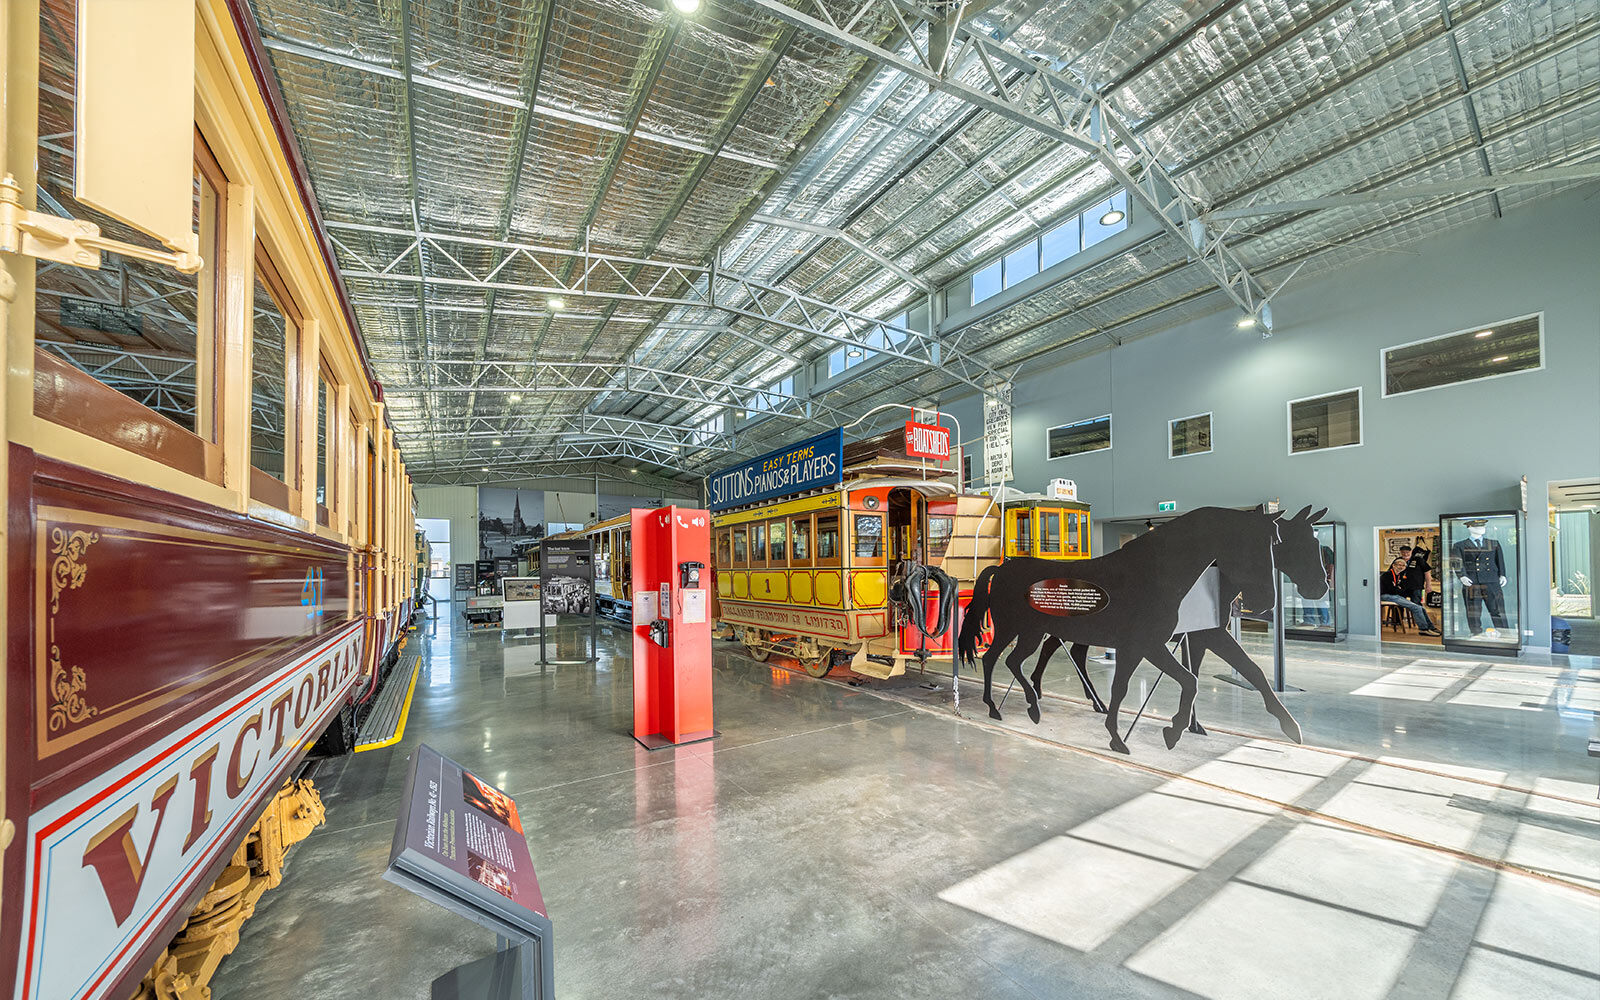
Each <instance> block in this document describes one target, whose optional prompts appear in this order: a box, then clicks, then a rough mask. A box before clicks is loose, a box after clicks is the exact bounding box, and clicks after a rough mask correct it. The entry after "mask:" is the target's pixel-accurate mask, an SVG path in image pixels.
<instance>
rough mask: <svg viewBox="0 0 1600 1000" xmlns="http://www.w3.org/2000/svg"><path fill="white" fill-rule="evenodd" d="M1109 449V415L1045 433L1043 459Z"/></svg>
mask: <svg viewBox="0 0 1600 1000" xmlns="http://www.w3.org/2000/svg"><path fill="white" fill-rule="evenodd" d="M1110 447H1111V414H1109V413H1107V414H1105V415H1104V416H1099V417H1091V418H1089V419H1088V420H1079V421H1078V422H1076V423H1071V424H1061V425H1060V426H1058V427H1051V428H1050V429H1048V430H1046V431H1045V458H1047V459H1052V458H1067V457H1068V456H1071V455H1082V454H1086V453H1087V452H1091V451H1105V450H1106V449H1108V448H1110Z"/></svg>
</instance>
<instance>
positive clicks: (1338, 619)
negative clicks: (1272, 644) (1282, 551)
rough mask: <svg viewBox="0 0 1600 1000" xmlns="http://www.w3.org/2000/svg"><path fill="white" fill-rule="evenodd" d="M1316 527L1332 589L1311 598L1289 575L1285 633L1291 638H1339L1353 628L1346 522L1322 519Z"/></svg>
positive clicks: (1284, 588) (1329, 585)
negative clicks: (1345, 531)
mask: <svg viewBox="0 0 1600 1000" xmlns="http://www.w3.org/2000/svg"><path fill="white" fill-rule="evenodd" d="M1313 527H1314V528H1315V530H1316V533H1317V545H1318V547H1319V548H1321V549H1322V566H1323V569H1324V570H1325V571H1326V572H1327V574H1328V592H1327V593H1326V594H1323V595H1322V596H1321V597H1318V598H1316V599H1312V598H1308V597H1306V596H1305V595H1303V594H1301V593H1300V589H1299V588H1298V587H1296V586H1295V585H1294V582H1293V581H1292V580H1290V579H1289V578H1288V577H1287V576H1285V577H1284V578H1283V626H1284V627H1283V634H1284V636H1285V637H1287V638H1290V639H1311V640H1313V641H1316V642H1337V641H1339V640H1340V639H1343V638H1344V637H1345V636H1346V635H1347V634H1348V633H1349V631H1350V616H1349V613H1348V612H1349V605H1350V598H1349V588H1348V587H1346V586H1345V579H1346V576H1347V573H1346V570H1345V563H1346V562H1347V561H1348V560H1346V558H1345V537H1344V522H1343V521H1322V522H1320V523H1318V524H1316V525H1314V526H1313Z"/></svg>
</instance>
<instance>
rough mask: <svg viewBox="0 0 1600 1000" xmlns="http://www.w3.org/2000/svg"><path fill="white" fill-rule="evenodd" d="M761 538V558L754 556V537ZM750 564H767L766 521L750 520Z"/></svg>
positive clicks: (759, 566) (758, 566) (760, 566)
mask: <svg viewBox="0 0 1600 1000" xmlns="http://www.w3.org/2000/svg"><path fill="white" fill-rule="evenodd" d="M758 535H759V536H760V538H761V558H760V559H757V558H756V537H757V536H758ZM750 565H751V566H755V567H757V568H765V567H766V565H767V522H765V521H751V522H750Z"/></svg>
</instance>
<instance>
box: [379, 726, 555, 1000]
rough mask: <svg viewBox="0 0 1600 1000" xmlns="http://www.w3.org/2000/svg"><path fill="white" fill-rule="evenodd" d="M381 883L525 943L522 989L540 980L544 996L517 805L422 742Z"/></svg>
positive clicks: (546, 953)
mask: <svg viewBox="0 0 1600 1000" xmlns="http://www.w3.org/2000/svg"><path fill="white" fill-rule="evenodd" d="M385 878H388V879H389V880H390V881H393V882H398V883H400V884H401V885H404V886H406V887H407V888H410V889H413V891H421V893H422V894H423V895H426V896H430V897H432V898H434V900H435V901H436V902H439V903H442V904H443V905H445V906H449V907H450V908H451V909H455V910H457V912H460V913H463V914H464V915H466V916H468V917H470V918H472V919H474V920H476V921H477V922H478V923H481V924H483V925H485V926H488V927H492V928H494V929H495V930H496V931H497V932H499V933H500V934H501V935H502V936H505V937H524V938H528V939H531V941H532V942H534V943H536V944H537V945H538V946H539V947H538V948H537V949H536V953H535V954H534V956H533V957H534V959H535V964H536V965H537V966H538V968H534V969H529V968H527V967H526V966H524V967H523V969H522V976H523V979H524V984H526V983H527V982H528V979H529V977H532V979H533V981H534V982H535V983H537V982H540V981H542V982H543V983H544V990H543V994H542V995H544V996H549V995H550V993H551V991H552V990H553V987H554V976H555V970H554V968H553V967H552V962H551V957H552V954H553V952H552V945H551V923H550V916H549V914H548V913H547V912H546V911H545V905H544V895H543V893H541V892H540V890H539V880H538V878H537V877H535V875H534V871H533V858H532V856H531V855H530V854H529V853H528V841H527V839H526V838H525V837H524V836H523V832H522V817H521V816H519V815H518V814H517V804H516V802H514V801H512V799H511V796H509V795H507V794H506V793H505V792H503V791H501V790H500V789H499V788H496V787H495V786H493V785H491V784H489V783H488V782H487V781H484V780H483V779H482V778H480V777H478V776H477V775H475V774H473V773H472V772H471V771H468V770H467V769H466V768H464V767H462V766H461V765H460V764H457V763H456V762H455V761H453V760H451V759H449V758H448V757H445V756H444V755H442V754H440V753H439V752H438V751H437V750H434V749H433V748H432V747H430V746H428V745H427V744H424V743H419V744H417V745H416V747H415V748H414V749H413V750H412V752H411V771H410V774H409V776H408V777H407V780H406V789H405V797H404V798H403V799H402V800H401V804H400V817H399V821H398V822H397V823H396V824H395V831H394V844H393V846H392V847H391V849H390V851H389V871H388V873H387V874H386V875H385ZM530 951H534V950H533V949H530ZM524 992H525V994H526V990H525V991H524Z"/></svg>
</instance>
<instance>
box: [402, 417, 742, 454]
mask: <svg viewBox="0 0 1600 1000" xmlns="http://www.w3.org/2000/svg"><path fill="white" fill-rule="evenodd" d="M395 424H396V425H397V426H398V427H401V428H402V429H404V430H407V431H414V432H416V433H418V434H423V433H433V434H437V435H440V436H441V437H447V438H448V439H450V440H452V441H482V440H498V441H507V442H520V441H531V440H536V439H540V438H557V437H559V438H565V439H567V440H579V439H593V440H612V441H639V442H643V443H645V444H649V445H653V446H656V447H660V448H673V449H677V448H684V449H706V450H708V451H734V450H737V447H738V443H737V437H736V435H735V434H733V433H731V432H729V431H720V430H719V431H706V430H701V429H699V428H697V427H690V426H686V425H683V424H661V423H655V422H652V421H649V420H638V419H635V418H633V417H623V416H613V415H607V414H598V413H576V414H569V415H565V416H541V415H539V414H526V415H523V416H513V417H509V418H506V417H498V418H497V417H483V416H476V415H473V416H470V417H468V418H467V419H466V420H464V421H460V420H448V419H447V420H445V421H444V422H443V423H428V422H425V421H424V422H422V423H421V424H420V425H419V426H408V424H409V420H407V419H405V418H401V417H399V416H396V418H395Z"/></svg>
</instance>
